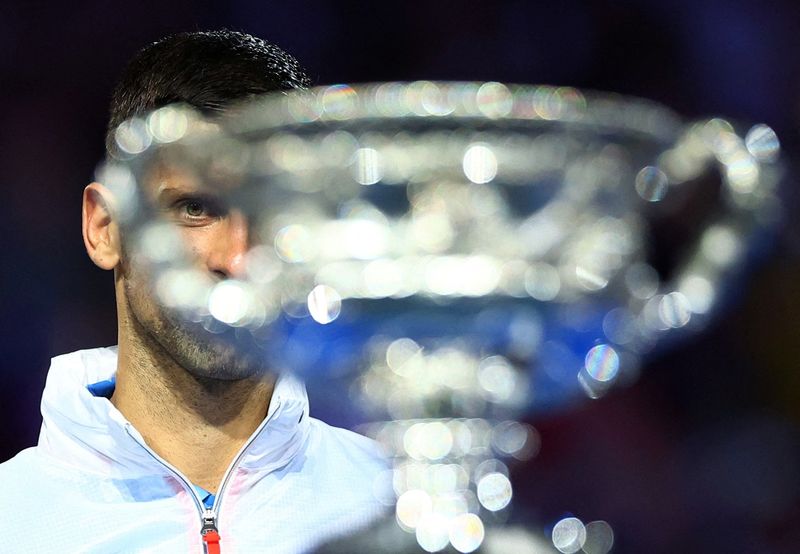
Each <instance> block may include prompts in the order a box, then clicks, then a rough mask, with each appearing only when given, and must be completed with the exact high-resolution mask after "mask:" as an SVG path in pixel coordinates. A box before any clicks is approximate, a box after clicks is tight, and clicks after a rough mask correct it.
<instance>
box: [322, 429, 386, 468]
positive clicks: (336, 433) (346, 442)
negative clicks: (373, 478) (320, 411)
mask: <svg viewBox="0 0 800 554" xmlns="http://www.w3.org/2000/svg"><path fill="white" fill-rule="evenodd" d="M310 424H311V427H312V429H313V432H314V434H315V435H316V437H315V439H316V441H317V443H318V445H319V447H321V448H324V449H325V450H328V451H332V452H329V453H333V452H336V453H338V454H340V455H342V456H344V457H347V458H350V459H352V460H354V461H356V460H357V461H361V462H363V463H366V464H370V465H375V466H376V468H378V467H380V468H383V467H387V466H388V461H387V458H386V455H385V453H384V452H383V450H382V449H381V447H380V445H379V444H378V443H377V442H375V441H374V440H372V439H370V438H367V437H365V436H364V435H361V434H359V433H356V432H354V431H350V430H348V429H343V428H341V427H334V426H333V425H329V424H327V423H325V422H324V421H322V420H319V419H316V418H313V417H312V418H310Z"/></svg>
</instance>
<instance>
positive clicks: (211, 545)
mask: <svg viewBox="0 0 800 554" xmlns="http://www.w3.org/2000/svg"><path fill="white" fill-rule="evenodd" d="M280 407H281V401H280V399H279V398H278V399H276V405H275V409H274V410H273V411H272V414H270V415H269V417H266V418H264V421H262V422H261V423H260V424H259V426H258V427H257V428H256V430H255V432H254V433H253V434H252V436H251V437H250V438H249V439H248V440H247V442H246V443H244V445H242V448H241V449H239V453H238V454H236V457H235V458H234V459H233V462H231V465H230V466H228V469H227V470H226V471H225V475H224V476H223V477H222V484H221V485H220V487H219V489H218V490H217V492H216V494H215V495H214V503H213V504H212V506H211V509H208V508H206V507H205V506H204V505H203V501H202V499H201V498H200V496H199V495H198V494H197V491H195V490H194V487H193V486H192V484H191V483H190V482H189V479H187V478H186V477H184V475H183V473H181V472H180V471H178V470H177V469H176V468H175V466H173V465H172V464H170V463H169V462H167V461H166V460H164V459H163V458H162V457H161V456H159V455H158V454H156V453H155V451H154V450H153V449H152V448H150V447H149V446H147V444H146V443H145V442H144V441H140V440H139V439H137V438H136V437H135V436H134V434H133V433H131V429H132V428H133V425H132V424H131V423H127V424H126V425H125V432H126V433H128V436H129V437H131V438H132V439H133V440H134V441H135V442H136V444H138V445H139V446H141V447H142V448H144V449H145V451H146V452H147V453H148V454H150V456H151V457H152V458H153V459H154V460H155V461H157V462H158V463H160V464H161V465H162V466H164V467H166V468H167V469H168V470H169V471H170V472H171V473H172V474H173V475H174V476H175V477H177V478H178V481H180V482H181V484H183V487H184V488H185V489H186V490H187V491H188V492H189V494H190V495H191V497H192V498H193V499H194V503H195V505H196V506H197V511H198V512H199V513H200V523H201V526H200V536H201V538H202V540H203V544H204V545H205V550H206V554H221V553H220V545H219V542H220V536H219V529H218V528H217V520H218V519H219V509H220V504H221V500H222V493H223V492H224V491H225V487H227V486H228V481H230V477H231V475H232V474H233V472H234V470H235V469H236V467H237V466H238V465H239V462H240V461H241V459H242V457H243V456H244V454H245V452H247V449H248V448H250V445H251V444H253V441H255V440H256V438H258V436H259V435H260V434H261V432H262V431H263V430H264V428H265V427H266V426H267V423H269V421H270V420H271V419H272V418H273V417H274V415H275V414H276V413H278V410H279V409H280Z"/></svg>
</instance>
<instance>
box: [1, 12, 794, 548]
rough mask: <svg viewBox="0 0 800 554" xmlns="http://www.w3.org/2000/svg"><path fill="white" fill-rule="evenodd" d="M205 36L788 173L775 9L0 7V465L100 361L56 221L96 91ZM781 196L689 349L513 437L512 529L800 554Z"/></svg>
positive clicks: (789, 31)
mask: <svg viewBox="0 0 800 554" xmlns="http://www.w3.org/2000/svg"><path fill="white" fill-rule="evenodd" d="M206 4H213V5H211V6H208V5H206ZM223 26H225V27H229V28H233V29H237V30H243V31H247V32H250V33H253V34H256V35H259V36H261V37H263V38H265V39H267V40H270V41H272V42H275V43H277V44H279V45H280V46H282V47H284V48H285V49H287V50H288V51H289V52H291V53H293V54H294V55H296V56H297V57H298V58H299V59H300V60H301V62H302V63H303V64H304V65H305V66H306V68H307V69H308V70H309V72H310V74H311V75H312V76H313V78H314V79H315V81H316V82H317V83H318V84H328V83H334V82H363V81H378V80H411V79H420V78H425V79H464V80H499V81H506V82H522V83H549V84H559V85H572V86H578V87H587V88H592V89H602V90H613V91H618V92H623V93H626V94H633V95H639V96H645V97H649V98H652V99H654V100H657V101H660V102H663V103H665V104H667V105H669V106H671V107H673V108H674V109H676V110H677V111H678V112H680V113H681V114H683V115H685V116H687V117H689V118H691V117H700V116H709V115H718V114H722V115H725V116H728V117H731V118H734V119H739V120H742V121H746V122H750V123H757V122H765V123H767V124H769V125H770V126H772V127H773V128H774V129H776V131H778V133H779V136H780V137H781V140H782V143H783V146H784V155H785V156H786V159H787V161H789V162H790V163H792V162H793V160H794V159H795V158H796V156H797V147H798V137H797V135H796V127H797V123H798V119H799V117H798V114H800V5H799V4H796V3H794V2H791V1H789V0H786V1H783V2H756V1H744V0H733V1H722V0H716V1H714V0H711V1H689V0H685V1H679V0H662V1H656V0H638V1H636V0H629V1H624V2H600V1H587V2H578V1H551V2H542V3H539V2H522V1H516V2H499V1H493V2H487V1H485V2H470V1H463V2H456V1H442V2H434V1H433V0H429V1H428V2H416V1H403V2H377V1H373V2H348V1H342V0H337V1H333V0H330V1H324V0H318V1H315V2H311V1H309V2H297V1H296V2H268V1H263V0H262V1H254V0H238V1H236V0H229V1H220V2H214V3H201V2H191V1H188V0H173V1H171V2H164V1H163V0H162V1H159V2H154V1H150V0H147V1H140V2H127V3H118V2H101V1H99V0H98V1H94V2H91V1H82V2H81V1H79V2H63V3H62V2H52V3H38V2H32V3H23V2H4V3H2V4H0V106H1V107H2V108H0V109H2V112H0V113H2V116H0V187H2V188H1V189H0V190H2V193H3V195H2V197H0V198H2V199H1V200H0V225H2V228H0V229H1V230H2V235H0V236H2V241H3V250H2V263H3V266H2V272H0V285H2V286H1V287H0V321H1V323H0V324H1V325H2V334H0V364H2V365H1V366H0V421H2V423H3V424H2V426H0V460H5V459H7V458H9V457H11V456H13V454H14V453H15V452H17V451H18V450H20V449H21V448H24V447H27V446H31V445H33V444H35V442H36V438H37V433H38V427H39V425H40V423H41V418H40V415H39V409H38V403H39V398H40V394H41V389H42V387H43V384H44V379H45V375H46V371H47V367H48V365H49V359H50V357H52V356H54V355H56V354H60V353H64V352H68V351H71V350H76V349H81V348H89V347H94V346H101V345H107V344H113V343H114V342H115V341H116V340H115V335H116V320H115V314H114V300H113V284H112V277H111V274H110V273H104V272H102V271H100V270H98V269H96V268H94V266H93V265H91V263H90V262H89V261H88V259H87V258H86V256H85V254H84V251H83V244H82V241H81V236H80V215H79V214H80V198H81V191H82V188H83V186H84V185H85V184H86V183H88V182H89V181H90V180H91V178H92V175H93V172H94V168H95V166H96V164H97V163H98V161H99V160H100V159H101V158H102V156H103V134H104V130H105V120H106V111H107V104H108V98H109V95H110V90H111V88H112V86H113V83H114V81H115V78H116V76H117V75H118V74H119V71H120V70H121V68H122V66H123V64H124V63H125V61H126V60H127V59H129V58H130V57H131V55H132V54H133V53H134V52H135V51H136V50H137V49H138V48H140V47H142V46H143V45H145V44H147V43H148V42H151V41H153V40H156V39H158V38H160V37H162V36H164V35H166V34H169V33H172V32H177V31H185V30H203V29H208V28H219V27H223ZM794 186H795V185H794V179H791V178H790V179H789V180H788V183H787V188H786V189H785V190H784V198H785V200H784V207H785V213H786V214H787V222H786V227H785V228H784V230H783V231H782V232H781V234H780V235H779V236H778V237H777V239H776V240H774V241H773V244H772V245H771V249H770V250H769V251H764V256H763V261H762V262H761V263H760V264H758V265H756V266H754V267H752V268H751V270H750V275H749V278H748V281H747V286H746V287H745V288H744V290H742V291H741V293H739V294H737V295H734V299H733V303H732V305H731V306H730V307H729V308H728V309H727V310H726V311H725V312H724V313H722V314H721V316H720V317H719V318H718V320H717V321H716V323H715V324H714V325H712V326H711V328H710V329H708V331H707V332H706V333H705V334H704V335H703V336H701V337H697V338H694V339H692V340H690V341H688V342H686V343H684V344H682V345H680V346H679V347H676V348H674V349H672V350H671V351H669V352H667V353H665V354H662V355H659V356H658V357H657V358H655V359H652V360H650V361H649V362H648V364H647V366H646V367H645V369H644V371H643V373H642V376H641V378H640V379H639V381H638V382H637V383H636V384H635V385H633V386H631V387H629V388H625V389H623V390H617V391H614V392H613V393H612V394H610V395H608V396H606V397H605V398H603V399H601V400H599V401H595V402H586V403H583V404H581V405H578V406H575V407H574V408H573V409H571V410H568V411H565V412H562V413H559V414H554V415H552V416H549V417H546V418H541V419H539V420H537V421H533V422H532V423H534V424H535V425H536V426H537V428H538V429H539V431H540V433H541V436H542V450H541V453H540V454H539V456H537V457H536V458H534V459H533V460H532V461H530V462H528V463H527V464H525V465H523V466H520V467H517V468H516V469H515V474H516V481H515V483H516V491H517V501H516V505H517V507H516V508H515V510H516V514H517V517H518V518H519V519H521V520H523V521H524V522H525V523H526V524H527V525H529V526H530V528H531V529H532V530H534V531H536V532H547V529H548V528H549V527H550V526H552V524H553V523H554V522H555V521H557V520H558V519H560V518H561V517H563V516H564V515H566V514H574V515H575V516H577V517H580V518H581V519H582V520H583V521H584V522H588V521H591V520H594V519H604V520H606V521H608V522H609V523H610V524H611V525H612V527H613V528H614V530H615V533H616V545H615V552H626V553H627V552H632V553H643V552H665V553H678V552H726V553H750V552H753V553H756V552H757V553H762V552H765V553H766V552H770V553H771V552H776V553H783V552H787V553H788V552H800V433H799V432H798V429H799V428H798V423H800V330H798V327H800V316H798V314H800V287H798V278H800V256H799V255H798V254H800V233H798V225H797V223H796V222H795V221H794V220H793V217H794V216H796V215H797V214H798V210H797V209H796V198H797V195H796V193H795V192H794V190H793V189H794ZM676 221H677V222H679V221H680V219H679V218H678V219H677V220H676ZM312 409H313V406H312ZM0 499H2V485H1V484H0ZM6 509H9V507H8V506H6Z"/></svg>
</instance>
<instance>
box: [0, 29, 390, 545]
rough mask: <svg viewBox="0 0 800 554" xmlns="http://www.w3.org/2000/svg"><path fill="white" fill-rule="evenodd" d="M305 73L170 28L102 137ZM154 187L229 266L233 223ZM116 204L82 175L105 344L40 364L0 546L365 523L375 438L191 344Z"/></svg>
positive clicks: (245, 42) (184, 189)
mask: <svg viewBox="0 0 800 554" xmlns="http://www.w3.org/2000/svg"><path fill="white" fill-rule="evenodd" d="M307 84H308V78H307V77H306V75H305V74H304V72H303V70H302V69H301V68H300V66H299V65H298V63H297V61H296V60H295V59H294V58H292V57H291V56H289V55H288V54H286V53H285V52H282V51H281V50H279V49H278V48H276V47H274V46H272V45H269V44H267V43H265V42H264V41H262V40H260V39H257V38H254V37H252V36H249V35H245V34H241V33H236V32H230V31H220V32H208V33H188V34H180V35H176V36H172V37H168V38H166V39H164V40H162V41H159V42H157V43H155V44H153V45H150V46H148V47H147V48H145V49H144V50H142V51H141V52H140V53H139V54H138V55H137V56H136V57H135V58H134V59H133V61H132V62H131V63H130V65H129V66H128V68H127V69H126V71H125V72H124V74H123V77H122V79H121V81H120V83H119V85H118V87H117V89H116V90H115V92H114V95H113V99H112V103H111V118H110V124H109V129H110V136H113V130H114V129H115V128H116V126H117V125H118V124H119V123H120V122H122V121H124V120H126V119H128V118H129V117H132V116H134V115H139V114H143V113H146V112H148V111H150V110H153V109H156V108H158V107H161V106H163V105H166V104H169V103H172V102H186V103H188V104H191V105H193V106H194V107H196V108H198V109H199V110H201V111H203V112H205V113H207V114H212V115H213V114H215V113H219V112H221V111H223V110H224V109H225V107H226V106H228V105H230V104H231V103H232V102H234V101H240V100H243V99H247V98H249V97H251V96H253V95H256V94H260V93H264V92H269V91H275V90H291V89H298V88H304V87H305V86H307ZM156 184H157V185H158V187H159V188H158V191H157V192H158V196H157V202H160V201H161V200H160V198H161V197H162V196H163V195H162V194H161V193H164V192H165V191H168V194H167V197H168V198H169V202H168V203H167V204H165V205H164V206H163V213H164V216H165V217H166V218H167V219H168V220H169V221H171V222H172V223H173V224H174V225H176V226H177V228H178V229H179V230H180V234H181V235H182V237H183V239H184V240H185V242H186V245H187V248H188V250H189V251H191V252H192V253H193V255H194V256H195V262H196V265H197V267H198V268H200V269H202V270H203V271H205V272H206V273H207V275H208V276H209V278H212V279H217V280H221V279H227V278H231V277H234V276H236V275H238V274H239V272H240V271H241V270H242V264H243V260H244V254H245V253H246V252H247V250H248V248H249V246H250V242H251V237H250V235H249V229H248V222H247V220H246V218H245V217H244V216H243V215H242V214H241V213H239V212H236V211H234V210H230V211H225V210H222V209H216V208H213V209H212V207H211V206H210V205H208V203H206V202H205V201H204V200H203V199H202V198H199V197H195V196H193V195H192V194H193V193H192V190H191V189H192V184H191V183H187V182H186V179H185V178H183V177H181V176H180V175H179V174H177V173H171V172H170V171H169V168H163V170H162V171H161V173H160V174H159V175H158V178H157V179H156ZM148 186H149V185H148ZM150 192H153V191H150ZM115 206H116V204H115V198H114V196H113V194H112V193H111V192H110V191H109V189H107V188H106V187H105V186H104V185H103V184H101V183H92V184H90V185H89V186H87V187H86V189H85V191H84V196H83V214H82V215H83V238H84V242H85V245H86V249H87V252H88V254H89V257H90V258H91V259H92V261H93V262H94V263H95V264H97V265H98V266H99V267H101V268H103V269H107V270H113V271H114V280H115V291H116V304H117V312H118V335H119V346H118V348H100V349H94V350H84V351H80V352H75V353H72V354H67V355H64V356H59V357H57V358H55V359H54V360H53V363H52V366H51V369H50V373H49V374H48V378H47V385H46V386H45V391H44V394H43V398H42V414H43V419H44V422H43V425H42V430H41V434H40V438H39V444H38V445H37V446H36V447H34V448H29V449H26V450H24V451H22V452H21V453H19V454H18V455H17V456H16V457H15V458H13V459H11V460H10V461H8V462H6V463H4V464H2V465H0V486H2V491H3V492H2V498H3V500H4V502H3V505H4V515H3V516H2V518H0V536H2V539H0V544H2V551H3V552H64V553H72V552H138V551H146V552H169V553H183V552H202V551H203V549H204V548H205V550H206V552H209V553H215V552H220V551H221V552H248V553H249V552H305V551H310V550H313V549H314V548H315V547H317V546H318V545H320V544H322V543H323V542H325V541H327V540H329V539H332V538H335V537H337V536H341V535H344V534H347V533H350V532H352V531H355V530H356V529H358V528H363V527H364V526H366V525H368V524H370V523H371V522H373V521H374V520H376V519H377V518H378V517H379V516H380V515H381V513H382V511H383V510H382V506H381V504H380V503H379V502H378V501H377V500H376V499H375V494H374V487H375V486H376V483H378V481H377V478H378V476H379V475H381V474H382V472H383V470H384V469H385V467H384V463H383V461H382V460H381V459H380V456H379V455H378V451H377V449H376V447H375V445H374V443H372V442H371V441H369V440H368V439H366V438H364V437H361V436H359V435H356V434H354V433H351V432H349V431H345V430H342V429H335V428H332V427H329V426H327V425H326V424H324V423H322V422H320V421H318V420H315V419H313V418H310V417H309V415H308V400H307V396H306V394H305V390H304V388H303V386H302V384H300V383H299V382H298V381H297V380H296V379H294V378H292V377H291V376H288V375H283V376H281V377H279V378H276V377H275V375H273V374H271V373H270V372H269V371H268V368H265V367H263V365H264V364H263V362H261V361H260V360H258V359H256V358H254V357H252V356H248V355H244V354H242V353H241V352H240V351H238V350H237V349H236V348H235V347H232V346H231V345H230V344H226V343H223V342H216V341H214V340H210V339H207V338H200V337H199V336H198V335H197V334H195V333H193V332H192V329H191V328H190V325H191V324H190V323H185V322H183V321H182V320H181V318H179V317H176V316H175V315H174V314H173V313H171V312H170V311H169V310H167V309H166V308H164V307H163V306H161V305H160V304H159V303H158V302H157V301H156V299H155V295H154V293H153V287H152V283H151V279H150V276H149V275H148V272H147V270H146V269H145V268H144V264H142V263H141V262H140V260H138V258H137V256H136V255H135V254H133V253H132V250H131V249H130V248H128V245H127V243H126V236H125V229H124V228H123V229H121V228H120V226H119V224H118V220H117V214H115V211H114V210H115Z"/></svg>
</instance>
